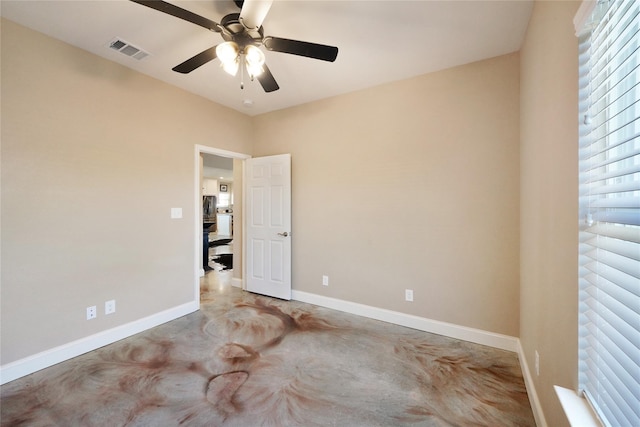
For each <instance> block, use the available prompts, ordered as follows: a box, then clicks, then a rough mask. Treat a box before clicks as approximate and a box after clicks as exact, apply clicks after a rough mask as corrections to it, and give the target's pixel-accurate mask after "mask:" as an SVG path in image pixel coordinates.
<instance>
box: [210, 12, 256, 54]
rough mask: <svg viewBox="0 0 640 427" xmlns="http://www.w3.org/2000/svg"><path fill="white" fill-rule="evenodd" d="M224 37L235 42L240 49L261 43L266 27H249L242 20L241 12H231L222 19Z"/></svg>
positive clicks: (221, 25)
mask: <svg viewBox="0 0 640 427" xmlns="http://www.w3.org/2000/svg"><path fill="white" fill-rule="evenodd" d="M220 27H221V28H222V38H223V39H224V41H227V42H231V41H232V42H235V43H236V44H237V45H238V46H239V47H240V49H244V47H245V46H248V45H260V44H262V40H263V39H264V29H263V28H262V27H259V28H257V29H255V28H247V27H245V26H244V25H243V24H242V23H241V20H240V14H239V13H230V14H229V15H226V16H225V17H224V18H222V20H221V21H220Z"/></svg>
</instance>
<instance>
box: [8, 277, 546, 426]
mask: <svg viewBox="0 0 640 427" xmlns="http://www.w3.org/2000/svg"><path fill="white" fill-rule="evenodd" d="M0 393H1V399H2V400H1V412H0V414H1V418H0V420H1V425H2V426H179V425H184V426H242V427H245V426H367V427H372V426H429V427H431V426H434V427H435V426H437V427H440V426H464V427H466V426H492V427H494V426H535V422H534V418H533V414H532V411H531V407H530V405H529V400H528V398H527V392H526V389H525V386H524V382H523V378H522V374H521V370H520V365H519V363H518V358H517V355H516V354H515V353H512V352H507V351H503V350H497V349H494V348H490V347H485V346H481V345H477V344H472V343H468V342H464V341H459V340H454V339H450V338H446V337H443V336H439V335H433V334H428V333H425V332H420V331H416V330H412V329H407V328H403V327H400V326H395V325H391V324H387V323H384V322H378V321H374V320H371V319H366V318H361V317H358V316H353V315H349V314H345V313H341V312H337V311H332V310H329V309H324V308H321V307H316V306H312V305H309V304H304V303H299V302H286V301H281V300H275V299H271V298H267V297H262V296H257V295H253V294H250V293H248V292H243V291H241V290H239V289H236V288H231V287H225V288H221V289H212V290H210V291H207V292H206V293H205V295H203V299H202V307H201V310H200V311H199V312H196V313H193V314H190V315H188V316H184V317H182V318H180V319H177V320H174V321H172V322H169V323H166V324H164V325H161V326H158V327H156V328H153V329H151V330H149V331H146V332H143V333H141V334H138V335H135V336H133V337H131V338H127V339H125V340H122V341H119V342H117V343H114V344H111V345H109V346H106V347H103V348H101V349H98V350H96V351H92V352H90V353H87V354H85V355H82V356H79V357H76V358H74V359H72V360H68V361H66V362H63V363H60V364H58V365H55V366H53V367H50V368H47V369H44V370H42V371H39V372H36V373H34V374H31V375H29V376H26V377H24V378H21V379H18V380H15V381H13V382H10V383H7V384H5V385H3V386H2V387H1V388H0Z"/></svg>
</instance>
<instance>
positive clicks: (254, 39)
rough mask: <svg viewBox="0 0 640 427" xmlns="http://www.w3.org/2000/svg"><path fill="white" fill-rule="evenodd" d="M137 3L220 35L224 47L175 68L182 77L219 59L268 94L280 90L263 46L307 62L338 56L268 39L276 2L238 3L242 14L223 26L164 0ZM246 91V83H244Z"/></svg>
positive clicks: (317, 48)
mask: <svg viewBox="0 0 640 427" xmlns="http://www.w3.org/2000/svg"><path fill="white" fill-rule="evenodd" d="M131 1H132V2H134V3H138V4H141V5H143V6H147V7H150V8H151V9H155V10H157V11H159V12H163V13H166V14H169V15H171V16H175V17H176V18H180V19H184V20H185V21H188V22H191V23H193V24H196V25H199V26H201V27H203V28H206V29H207V30H209V31H213V32H216V33H220V35H221V36H222V39H223V40H224V42H223V43H220V44H219V45H217V46H213V47H211V48H209V49H206V50H204V51H202V52H200V53H199V54H197V55H195V56H193V57H191V58H189V59H187V60H186V61H184V62H183V63H181V64H178V65H176V66H175V67H173V68H172V70H173V71H176V72H178V73H183V74H187V73H190V72H191V71H193V70H195V69H196V68H198V67H201V66H202V65H204V64H206V63H207V62H209V61H212V60H214V59H216V58H218V59H220V61H221V62H222V68H223V69H224V70H225V71H226V72H227V73H229V74H232V75H235V74H236V73H237V72H238V69H240V70H241V72H244V70H243V67H242V66H243V65H244V66H245V67H246V69H247V72H248V74H249V77H250V78H251V80H253V78H254V77H255V78H257V79H258V81H259V82H260V85H261V86H262V88H263V89H264V91H265V92H273V91H276V90H278V89H279V88H280V86H278V83H277V82H276V80H275V78H274V77H273V75H272V74H271V71H270V70H269V68H268V67H267V65H266V64H265V56H264V53H263V52H262V50H261V49H260V48H259V46H264V47H265V48H266V49H267V50H269V51H274V52H282V53H289V54H293V55H299V56H304V57H307V58H313V59H320V60H322V61H329V62H333V61H335V60H336V57H337V56H338V48H337V47H334V46H327V45H323V44H317V43H309V42H303V41H299V40H290V39H284V38H280V37H272V36H266V37H265V35H264V29H263V28H262V22H263V21H264V19H265V17H266V16H267V13H268V12H269V9H270V8H271V4H272V3H273V0H244V1H242V0H234V2H235V3H236V5H237V6H238V7H240V8H241V10H240V13H230V14H228V15H226V16H225V17H223V18H222V20H221V21H220V23H217V22H214V21H211V20H209V19H207V18H204V17H202V16H200V15H197V14H195V13H193V12H190V11H188V10H186V9H183V8H181V7H178V6H175V5H173V4H171V3H167V2H165V1H161V0H131ZM241 88H243V83H241Z"/></svg>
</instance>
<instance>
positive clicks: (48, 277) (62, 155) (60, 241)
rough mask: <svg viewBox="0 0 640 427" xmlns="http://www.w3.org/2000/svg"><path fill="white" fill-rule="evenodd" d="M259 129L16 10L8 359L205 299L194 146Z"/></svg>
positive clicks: (10, 85)
mask: <svg viewBox="0 0 640 427" xmlns="http://www.w3.org/2000/svg"><path fill="white" fill-rule="evenodd" d="M221 123H224V126H220V124H221ZM250 132H251V124H250V119H249V118H248V117H246V116H243V115H241V114H239V113H237V112H235V111H232V110H230V109H227V108H224V107H221V106H219V105H217V104H214V103H211V102H209V101H207V100H205V99H204V98H201V97H198V96H195V95H192V94H189V93H187V92H184V91H182V90H179V89H176V88H174V87H171V86H169V85H166V84H164V83H161V82H159V81H157V80H154V79H152V78H149V77H146V76H143V75H141V74H138V73H135V72H133V71H131V70H129V69H127V68H125V67H122V66H120V65H117V64H115V63H113V62H110V61H106V60H103V59H100V58H98V57H96V56H94V55H92V54H89V53H87V52H84V51H82V50H79V49H77V48H74V47H71V46H69V45H66V44H64V43H61V42H58V41H55V40H53V39H51V38H48V37H46V36H43V35H41V34H39V33H36V32H33V31H31V30H28V29H26V28H24V27H21V26H18V25H16V24H14V23H12V22H10V21H6V20H3V21H2V134H1V136H2V217H1V218H2V302H1V312H2V318H1V320H2V330H1V334H2V355H1V356H2V364H6V363H9V362H12V361H15V360H17V359H20V358H23V357H25V356H28V355H32V354H35V353H37V352H40V351H43V350H46V349H50V348H52V347H55V346H58V345H61V344H65V343H69V342H71V341H73V340H76V339H79V338H83V337H86V336H89V335H91V334H95V333H98V332H101V331H104V330H107V329H110V328H113V327H116V326H118V325H122V324H126V323H128V322H131V321H134V320H137V319H140V318H143V317H145V316H149V315H152V314H155V313H158V312H160V311H163V310H166V309H169V308H172V307H176V306H178V305H180V304H184V303H187V302H189V301H193V300H194V298H195V295H194V289H195V280H196V276H195V268H194V257H195V254H194V251H195V249H194V248H195V240H194V239H195V238H197V236H196V233H197V230H196V227H195V221H194V217H195V212H194V202H195V199H194V197H195V191H197V189H196V188H194V187H195V182H194V181H195V173H196V172H195V164H194V163H195V154H194V145H195V144H202V145H206V146H211V147H216V148H221V149H226V150H231V151H236V152H244V153H250V152H251V146H250V142H251V138H250ZM172 207H181V208H182V209H183V219H180V220H171V219H170V209H171V208H172ZM109 299H115V300H116V301H117V312H116V314H114V315H110V316H104V314H103V313H104V311H103V310H104V302H105V301H106V300H109ZM90 305H97V306H98V313H99V316H98V318H97V319H95V320H92V321H86V320H85V308H86V307H87V306H90Z"/></svg>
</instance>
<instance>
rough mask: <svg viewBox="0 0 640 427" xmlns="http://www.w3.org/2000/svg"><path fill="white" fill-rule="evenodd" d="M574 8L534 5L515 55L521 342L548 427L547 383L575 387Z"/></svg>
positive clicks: (551, 404) (550, 397) (557, 422)
mask: <svg viewBox="0 0 640 427" xmlns="http://www.w3.org/2000/svg"><path fill="white" fill-rule="evenodd" d="M578 6H579V2H564V1H557V2H547V1H538V2H536V3H535V6H534V9H533V16H532V18H531V21H530V23H529V29H528V32H527V35H526V39H525V43H524V46H523V48H522V51H521V78H520V82H521V103H520V112H521V147H522V148H521V207H520V211H521V249H520V251H521V270H522V271H521V298H520V300H521V320H520V325H521V326H520V339H521V342H522V346H523V349H524V353H525V357H526V359H527V361H528V363H529V369H530V371H531V372H532V373H533V374H532V375H533V376H534V383H535V386H536V390H537V393H538V396H539V397H540V400H541V404H542V407H543V410H544V413H545V417H546V419H547V422H548V424H549V425H550V426H554V427H556V426H564V425H568V422H567V420H566V418H565V416H564V413H563V412H562V409H561V407H560V405H559V403H558V399H557V397H556V395H555V392H554V390H553V385H554V384H557V385H561V386H564V387H568V388H574V389H575V388H577V356H578V348H577V339H578V330H577V328H578V326H577V322H578V311H577V310H578V288H577V286H578V277H577V274H578V255H577V248H578V193H577V185H578V156H577V141H578V133H577V129H578V124H577V118H578V92H577V91H578V61H577V56H578V41H577V38H576V36H575V35H574V29H573V23H572V19H573V16H574V15H575V12H576V11H577V8H578ZM536 350H537V351H538V353H539V354H540V376H536V375H535V367H534V363H535V362H534V361H535V351H536Z"/></svg>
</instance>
